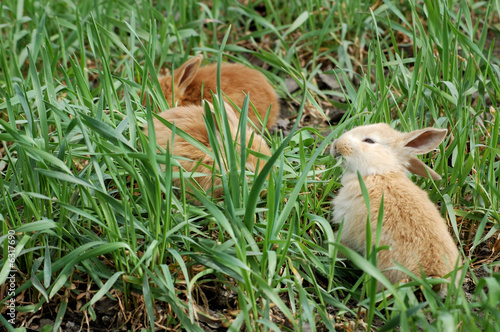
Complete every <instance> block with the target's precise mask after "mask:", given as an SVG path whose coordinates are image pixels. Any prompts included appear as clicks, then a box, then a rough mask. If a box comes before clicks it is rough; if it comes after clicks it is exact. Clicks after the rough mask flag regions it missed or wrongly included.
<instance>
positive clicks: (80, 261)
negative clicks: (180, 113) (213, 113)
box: [0, 0, 500, 331]
mask: <svg viewBox="0 0 500 332" xmlns="http://www.w3.org/2000/svg"><path fill="white" fill-rule="evenodd" d="M498 15H499V8H498V6H496V5H495V3H488V2H481V1H474V0H471V1H468V2H467V1H437V2H432V1H424V2H414V1H403V2H395V1H392V0H387V1H383V2H377V3H376V4H372V3H368V2H363V1H337V2H328V3H324V2H319V1H302V2H301V1H298V2H297V1H296V2H291V3H290V2H287V3H286V4H285V3H284V2H279V1H277V2H276V1H275V2H272V1H256V2H253V1H248V2H241V3H237V2H231V1H213V2H211V3H210V4H206V3H198V2H193V1H170V2H165V3H161V4H160V3H154V4H153V3H152V2H134V1H127V2H115V1H104V2H98V3H97V2H89V1H81V2H76V3H75V2H68V1H59V2H45V1H40V0H33V1H28V0H25V1H12V0H5V1H3V2H2V5H1V7H0V33H1V35H2V38H0V66H1V71H0V97H1V99H0V141H1V142H2V146H1V149H0V153H1V157H0V172H1V176H0V187H1V189H2V190H1V191H0V216H1V218H0V219H1V221H2V226H1V227H2V230H3V233H2V234H3V236H2V237H1V238H0V240H1V243H2V259H1V260H0V262H1V264H0V265H1V270H0V281H1V283H2V284H4V283H6V282H7V278H8V277H9V274H10V273H15V275H16V282H15V285H16V287H15V296H14V295H12V294H8V288H2V292H3V294H2V296H1V298H2V300H1V302H0V310H2V312H3V314H4V316H2V317H0V321H1V322H2V324H3V325H4V326H5V327H6V328H7V329H8V330H11V331H12V330H14V328H18V329H20V330H22V329H23V328H31V327H36V326H38V325H36V324H38V323H37V320H31V319H32V318H33V317H34V315H41V316H43V317H47V318H48V319H52V321H53V324H52V326H51V328H52V329H54V330H57V329H58V328H59V327H62V328H63V329H64V328H67V326H66V324H67V323H68V322H71V321H72V320H75V321H77V323H78V324H83V325H82V326H91V327H95V326H101V327H102V326H104V327H109V328H113V329H131V330H132V329H139V328H145V329H148V330H154V329H163V328H167V329H173V328H179V327H181V328H182V329H184V330H189V331H200V330H201V329H202V327H201V326H203V327H205V328H206V327H207V326H209V328H211V329H213V330H228V329H229V330H232V331H236V330H241V329H246V330H256V331H261V330H266V331H270V330H272V331H279V330H290V331H291V330H307V329H310V330H313V331H323V330H334V329H346V330H349V329H353V328H355V327H359V328H361V329H365V330H370V329H371V328H372V327H375V328H377V329H380V330H390V329H394V328H396V327H398V328H399V329H401V330H414V329H422V330H426V331H427V330H442V329H445V328H446V329H449V328H450V327H454V328H456V329H459V330H461V331H475V330H496V329H498V327H496V325H494V323H493V322H494V321H496V320H497V319H496V318H498V317H497V316H498V306H499V303H498V299H499V298H500V295H499V294H497V293H498V289H500V288H499V277H498V255H497V254H496V253H497V251H498V248H499V242H498V234H499V232H498V228H499V221H500V217H499V213H500V212H499V211H500V208H499V204H500V203H499V197H500V195H499V189H498V188H499V186H498V183H499V181H498V180H499V174H500V171H499V164H500V150H499V148H498V137H499V118H498V109H497V105H498V98H499V97H498V95H499V91H500V84H499V72H500V71H499V58H498V55H499V53H498V51H497V50H498V48H496V47H495V44H494V36H495V35H497V34H498ZM195 53H203V54H204V56H205V58H206V59H210V60H209V61H212V62H214V61H221V60H222V59H226V60H231V61H237V62H241V63H245V64H249V65H260V66H261V68H260V70H262V72H263V73H264V74H265V75H266V76H267V77H268V78H269V80H270V81H271V82H272V83H273V85H274V86H275V87H276V89H277V91H278V93H279V94H280V96H281V98H282V100H283V101H284V102H285V103H284V105H285V106H284V109H285V110H287V109H292V113H295V112H296V113H297V114H298V116H297V118H296V122H295V123H296V126H295V127H294V128H293V130H291V131H280V130H275V131H274V132H272V133H264V134H265V135H264V136H265V137H266V139H267V141H268V142H269V145H270V146H271V149H272V151H273V156H272V157H271V158H270V159H269V161H268V164H267V166H266V168H265V169H264V171H263V172H262V173H261V174H259V175H257V176H253V174H251V173H245V172H243V171H241V172H240V171H238V165H242V164H244V158H245V155H246V153H245V152H244V153H243V157H242V159H239V158H240V156H239V155H238V153H237V149H236V146H235V145H234V144H233V142H231V140H226V141H225V143H224V144H223V146H219V147H218V148H219V150H217V149H215V146H214V145H213V146H212V147H213V153H214V157H216V156H217V153H224V154H225V156H226V157H227V158H226V161H227V167H226V168H224V167H220V169H223V171H222V172H221V174H219V175H218V176H221V177H222V185H223V187H224V192H225V197H224V199H223V200H220V201H217V200H212V199H211V198H210V197H209V196H208V195H206V194H205V193H203V192H201V191H200V190H199V189H198V188H196V187H195V186H192V185H191V181H189V174H183V173H182V172H181V174H177V173H176V172H174V171H173V168H172V167H173V166H176V165H177V160H176V158H175V157H171V156H170V155H169V153H168V151H169V150H168V149H167V151H166V152H165V153H163V152H162V153H157V152H156V145H155V144H152V142H150V141H149V140H148V139H147V137H146V136H145V135H144V134H143V132H142V130H143V127H144V125H145V124H146V123H151V121H152V119H153V117H154V116H155V115H154V114H155V113H158V112H160V111H164V110H166V109H167V108H168V106H167V103H166V101H165V99H164V97H163V96H162V94H161V88H160V87H159V83H158V80H157V74H158V72H159V71H160V68H165V67H167V68H175V67H176V66H178V65H179V64H181V63H183V62H184V61H185V60H186V59H187V58H188V57H189V56H191V55H193V54H195ZM215 58H217V59H215ZM325 77H330V78H332V79H334V81H335V82H337V83H338V84H337V85H335V84H332V83H329V84H326V85H325V84H321V78H323V79H325ZM287 78H292V80H294V81H295V82H296V83H297V84H298V86H299V89H298V90H297V91H295V92H292V90H291V89H288V88H287V83H289V81H287ZM140 96H147V98H146V104H145V105H143V103H142V98H141V97H140ZM316 109H318V110H320V111H318V112H315V110H316ZM330 109H336V110H341V111H342V112H344V113H345V114H344V116H343V118H342V120H341V121H340V122H339V123H338V124H335V125H329V126H317V127H312V126H307V125H306V126H304V123H306V124H307V118H318V117H319V118H320V117H321V116H322V115H323V114H325V113H328V112H327V111H329V110H330ZM216 110H217V112H221V113H222V114H223V112H224V111H223V110H222V109H219V107H218V106H216ZM246 111H248V109H247V108H246V107H243V112H246ZM222 118H224V117H222ZM242 118H243V121H244V118H245V117H244V116H243V117H242ZM292 120H293V119H292ZM375 122H387V123H390V124H392V125H393V126H395V127H397V128H398V129H400V130H404V131H409V130H414V129H418V128H423V127H425V126H433V125H434V126H439V127H443V128H444V127H446V128H448V129H449V130H450V133H451V134H450V135H449V136H448V137H447V138H446V141H445V143H444V144H443V145H442V148H441V151H439V153H436V154H435V155H433V156H428V157H425V158H424V162H426V163H427V164H429V165H433V168H434V169H435V170H436V171H437V172H438V173H439V174H441V175H442V177H443V180H442V181H441V182H436V183H432V182H431V181H430V180H426V179H415V180H416V181H417V183H418V184H419V185H420V186H421V187H423V188H425V189H426V190H428V191H429V193H430V197H431V199H432V200H433V201H435V202H437V203H438V204H439V207H440V209H441V213H442V214H443V215H444V216H445V217H446V219H447V221H448V223H449V225H450V229H451V230H452V232H453V234H454V237H455V238H456V239H457V243H458V245H459V247H460V248H461V252H462V255H463V258H464V260H465V267H464V270H466V271H468V272H469V273H468V274H467V276H466V277H464V280H463V281H462V282H461V284H463V285H464V287H463V288H459V289H455V288H454V287H449V291H448V294H447V296H446V298H445V299H444V300H441V299H439V298H437V297H436V295H435V294H434V293H433V292H432V291H431V285H430V284H429V283H430V281H427V280H425V279H424V280H419V278H418V277H417V278H415V281H413V282H411V283H408V284H405V285H399V286H395V289H394V291H393V292H392V295H393V296H388V295H389V294H387V293H385V294H378V295H377V294H375V292H374V287H373V283H372V282H371V281H370V280H374V277H375V278H376V277H377V276H378V275H377V270H376V269H375V268H374V266H373V262H371V261H369V260H367V259H365V258H363V257H361V256H359V255H356V254H354V253H350V254H349V257H350V259H351V263H346V261H345V260H343V259H339V258H337V253H338V250H341V251H346V249H345V248H343V247H341V246H340V245H339V244H337V243H336V240H335V236H334V231H333V230H332V228H331V226H330V224H329V219H330V201H331V199H332V198H333V197H334V195H335V191H336V190H337V189H338V188H339V187H340V184H339V179H340V177H341V174H342V169H341V167H339V166H340V165H339V164H338V163H337V162H336V161H335V160H333V158H331V157H330V156H329V155H328V153H327V152H328V145H329V144H330V142H331V140H332V139H333V138H335V137H338V136H339V135H340V134H341V133H342V132H343V131H344V130H348V129H350V128H352V127H354V126H357V125H362V124H368V123H375ZM207 126H209V127H211V128H212V129H214V128H215V123H213V122H210V118H207ZM240 127H241V126H240ZM219 128H220V126H219ZM222 128H223V136H224V135H225V136H226V137H230V136H231V135H230V133H228V132H227V126H226V127H225V126H224V125H223V126H222ZM224 128H225V129H224ZM224 130H226V131H225V132H224ZM212 132H214V130H212ZM240 143H241V142H240ZM242 146H243V147H244V146H245V144H243V145H242ZM241 150H242V151H244V150H245V148H242V149H241ZM222 163H223V162H222V160H220V165H222ZM162 165H163V168H162V167H161V166H162ZM174 177H180V178H181V179H185V181H181V185H180V186H179V188H174V187H173V185H172V178H174ZM188 194H191V196H194V197H196V198H197V199H198V200H199V201H200V202H202V205H194V204H191V202H190V196H189V195H188ZM9 231H13V232H15V245H11V244H9V234H10V233H9ZM12 253H13V254H14V255H15V264H14V266H13V267H12V268H11V265H10V261H9V257H12V256H9V254H12ZM360 269H361V270H360ZM12 271H14V272H12ZM467 285H468V286H467ZM415 289H420V290H421V292H420V293H418V292H414V290H415ZM10 298H15V299H16V320H15V322H14V323H12V322H9V320H8V319H9V317H8V316H6V315H5V314H6V313H7V309H8V307H7V305H8V303H9V299H10ZM99 304H103V305H105V306H107V307H108V308H114V309H109V310H111V311H110V312H112V313H113V315H112V316H113V319H112V320H111V321H108V322H107V323H105V321H104V320H103V319H102V317H103V316H105V315H106V314H105V313H104V311H103V310H102V309H99V308H100V307H99ZM56 307H57V315H56V316H55V317H54V315H51V314H50V312H51V310H52V309H54V308H56ZM70 312H71V313H73V312H77V313H78V314H77V316H74V315H70ZM78 315H80V316H78ZM70 317H71V318H70ZM74 317H77V318H74ZM85 317H88V319H86V318H85ZM30 322H31V323H30ZM30 324H31V325H30ZM106 324H108V325H106Z"/></svg>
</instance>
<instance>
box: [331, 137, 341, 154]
mask: <svg viewBox="0 0 500 332" xmlns="http://www.w3.org/2000/svg"><path fill="white" fill-rule="evenodd" d="M330 154H331V155H332V156H334V157H338V156H339V155H340V154H339V152H338V151H337V140H335V141H333V143H332V146H331V147H330Z"/></svg>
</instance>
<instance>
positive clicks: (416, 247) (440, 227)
mask: <svg viewBox="0 0 500 332" xmlns="http://www.w3.org/2000/svg"><path fill="white" fill-rule="evenodd" d="M446 134H447V130H446V129H435V128H425V129H421V130H415V131H412V132H409V133H402V132H399V131H397V130H394V129H392V128H391V127H390V126H389V125H388V124H385V123H378V124H372V125H366V126H360V127H356V128H354V129H352V130H350V131H348V132H346V133H344V134H343V135H342V136H341V137H340V138H338V139H337V140H335V141H334V142H333V144H332V146H331V149H330V153H331V154H332V155H333V156H336V157H338V156H341V157H342V158H343V161H344V165H345V173H344V175H343V177H342V179H341V184H342V188H341V189H340V191H339V192H338V195H337V196H336V197H335V198H334V199H333V201H332V205H333V211H332V222H333V223H341V222H342V221H343V222H344V226H343V229H342V233H341V237H340V243H341V244H343V245H345V246H347V247H349V248H351V249H353V250H355V251H357V252H358V253H360V254H365V253H366V220H367V208H366V203H365V201H364V198H363V195H362V192H361V187H360V183H359V180H358V175H357V174H358V172H359V174H360V175H361V176H362V178H363V181H364V183H365V185H366V188H367V191H368V194H369V198H370V200H369V201H370V215H371V221H370V227H371V231H372V234H373V238H375V234H376V229H377V216H378V212H379V211H378V210H379V207H380V202H381V199H382V196H383V198H384V215H383V224H382V231H381V235H380V242H379V245H380V246H385V245H389V246H390V249H389V250H382V251H380V252H379V253H378V256H377V268H378V269H379V270H380V271H382V272H383V274H384V275H385V276H386V277H387V279H388V280H389V281H390V282H391V283H393V284H395V283H397V282H399V281H401V280H404V279H406V278H407V276H406V275H405V274H404V273H403V272H401V271H399V270H397V269H391V267H393V266H395V263H399V264H401V265H402V266H404V267H405V268H406V269H408V270H409V271H411V272H412V273H414V274H416V275H420V274H421V273H420V271H421V269H422V270H423V272H424V273H425V275H426V276H427V277H443V276H445V275H447V274H448V273H449V272H451V271H452V270H453V269H454V267H455V265H456V264H457V261H458V262H459V253H458V249H457V246H456V245H455V241H454V240H453V238H452V237H451V235H450V233H449V232H448V228H447V226H446V223H445V221H444V219H443V218H442V217H441V215H440V214H439V212H438V210H437V208H436V207H435V205H434V204H433V203H432V202H431V200H430V199H429V197H428V195H427V193H426V192H425V191H423V190H422V189H420V188H419V187H418V186H417V185H416V184H414V183H413V182H412V181H411V179H410V178H409V177H408V176H407V171H410V172H412V173H414V174H417V175H420V176H424V177H428V175H430V176H431V177H432V178H433V179H434V180H438V179H440V178H441V177H440V176H439V174H437V173H436V172H435V171H433V170H432V169H430V168H429V167H428V166H427V165H425V164H424V163H423V162H422V161H420V160H419V159H417V157H416V156H415V155H417V154H424V153H428V152H430V151H431V150H433V149H434V148H436V147H437V146H438V145H439V144H440V143H441V141H442V140H443V139H444V137H445V136H446ZM459 263H460V262H459ZM459 280H460V273H459V274H458V275H457V277H456V281H457V284H458V281H459ZM377 289H378V290H379V291H380V290H382V289H383V286H382V285H381V284H380V283H379V284H378V287H377ZM446 292H447V288H446V285H440V289H439V292H438V294H439V296H441V297H443V296H445V295H446Z"/></svg>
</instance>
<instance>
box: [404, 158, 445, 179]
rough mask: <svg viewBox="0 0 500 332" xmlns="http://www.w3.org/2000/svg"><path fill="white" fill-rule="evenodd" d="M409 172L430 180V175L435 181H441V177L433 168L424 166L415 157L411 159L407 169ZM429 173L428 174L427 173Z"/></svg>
mask: <svg viewBox="0 0 500 332" xmlns="http://www.w3.org/2000/svg"><path fill="white" fill-rule="evenodd" d="M406 168H407V169H408V171H410V172H412V173H413V174H417V175H420V176H423V177H425V178H428V177H429V175H430V177H431V178H432V179H433V180H441V176H440V175H439V174H438V173H436V172H435V171H434V170H433V169H432V168H430V167H429V166H427V165H426V164H424V163H423V162H422V161H420V159H417V158H416V157H414V156H411V157H410V160H409V163H408V166H407V167H406ZM427 172H428V173H427Z"/></svg>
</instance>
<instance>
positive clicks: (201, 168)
mask: <svg viewBox="0 0 500 332" xmlns="http://www.w3.org/2000/svg"><path fill="white" fill-rule="evenodd" d="M211 108H212V113H211V114H212V116H213V117H214V121H215V123H216V135H217V138H218V141H219V144H220V146H222V143H223V142H222V135H221V130H220V129H219V127H218V124H217V123H218V121H217V117H216V114H215V112H214V111H213V106H212V107H211ZM225 110H226V115H227V119H228V124H229V128H230V132H231V136H232V137H231V138H232V139H233V140H234V141H236V143H237V144H238V143H239V141H240V140H239V138H240V136H239V130H238V125H239V120H238V117H237V116H236V114H235V113H234V111H233V109H232V108H231V107H230V106H229V105H228V104H225ZM204 115H205V108H204V107H203V106H194V105H191V106H185V107H182V106H181V107H174V108H171V109H170V110H168V111H165V112H162V113H161V114H160V117H162V118H163V119H165V120H167V121H168V122H170V123H172V124H174V125H175V127H176V128H179V129H181V130H183V131H184V132H186V133H187V134H189V135H190V136H191V137H193V138H194V139H196V140H197V141H198V142H200V143H202V144H204V145H205V146H207V147H208V148H209V149H211V146H210V143H209V137H208V131H207V127H206V125H205V122H204ZM153 125H154V129H155V136H156V143H157V144H158V145H159V146H161V147H163V148H165V147H166V146H167V145H169V144H171V140H172V131H171V130H170V128H168V127H167V126H165V125H164V124H163V123H161V121H159V120H158V119H156V118H155V119H153ZM144 133H145V134H146V135H148V128H147V127H146V128H145V129H144ZM246 133H247V134H246V142H247V144H248V142H250V140H251V145H250V150H253V151H255V153H256V154H257V155H258V156H255V155H253V154H251V153H250V154H249V155H248V158H247V164H246V165H245V166H246V168H247V169H248V170H250V171H252V172H256V171H257V170H259V171H260V170H262V168H263V167H264V165H265V164H266V161H265V160H264V159H262V158H260V157H261V156H262V155H267V156H270V155H271V151H270V150H269V147H268V146H267V143H266V142H265V140H264V139H263V138H262V136H260V135H258V134H256V133H254V132H253V131H252V130H251V129H250V128H248V126H247V128H246ZM237 149H238V151H239V152H240V153H241V148H240V146H239V145H237ZM171 151H172V154H173V155H175V156H179V157H182V158H180V159H179V160H178V161H179V163H180V164H181V165H182V167H183V168H184V169H185V170H186V171H187V172H197V173H204V174H207V175H206V176H205V175H204V176H201V177H197V178H196V180H197V182H198V184H199V185H200V186H201V187H202V188H203V189H204V190H205V191H207V192H208V191H209V189H210V188H211V187H212V185H214V187H216V188H215V190H214V193H213V196H214V197H220V196H221V195H222V188H220V184H221V180H220V178H218V177H215V178H214V177H213V176H212V175H211V174H212V170H211V168H212V167H214V166H215V163H214V160H213V159H212V158H211V157H210V156H208V155H207V154H206V153H205V152H203V151H201V150H200V149H198V148H196V147H195V146H193V145H192V144H190V143H189V142H187V141H186V140H184V139H183V138H182V137H180V136H178V135H176V136H175V139H174V143H173V147H172V150H171ZM222 158H224V155H223V156H222ZM200 160H201V163H200ZM205 165H206V166H205ZM174 183H175V184H176V185H178V184H179V181H178V180H174Z"/></svg>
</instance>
